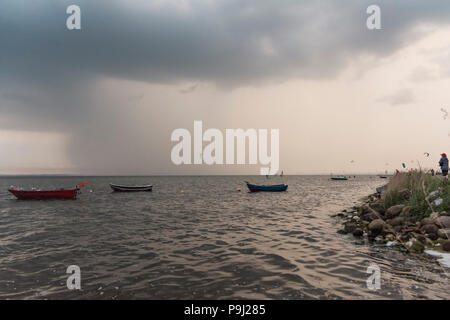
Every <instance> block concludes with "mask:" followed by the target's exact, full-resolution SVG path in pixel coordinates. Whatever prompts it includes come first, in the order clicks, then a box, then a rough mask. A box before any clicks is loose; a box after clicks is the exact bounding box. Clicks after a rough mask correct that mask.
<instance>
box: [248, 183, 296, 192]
mask: <svg viewBox="0 0 450 320" xmlns="http://www.w3.org/2000/svg"><path fill="white" fill-rule="evenodd" d="M246 183H247V187H248V189H249V190H250V192H260V191H266V192H280V191H286V190H287V188H288V185H287V184H275V185H270V186H259V185H255V184H251V183H248V182H246Z"/></svg>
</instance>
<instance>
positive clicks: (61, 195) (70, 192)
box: [8, 181, 88, 200]
mask: <svg viewBox="0 0 450 320" xmlns="http://www.w3.org/2000/svg"><path fill="white" fill-rule="evenodd" d="M87 185H88V182H87V181H83V182H81V183H79V184H78V185H77V187H76V188H75V189H59V190H21V189H16V188H9V189H8V191H9V192H11V193H12V194H13V195H15V196H16V197H17V199H20V200H49V199H76V198H77V194H78V191H80V189H81V188H82V187H85V186H87Z"/></svg>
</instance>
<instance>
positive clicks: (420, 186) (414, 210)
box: [383, 170, 450, 220]
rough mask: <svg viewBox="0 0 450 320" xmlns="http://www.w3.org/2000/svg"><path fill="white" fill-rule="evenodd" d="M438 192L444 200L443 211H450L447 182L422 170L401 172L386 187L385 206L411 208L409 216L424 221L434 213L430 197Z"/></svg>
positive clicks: (449, 187)
mask: <svg viewBox="0 0 450 320" xmlns="http://www.w3.org/2000/svg"><path fill="white" fill-rule="evenodd" d="M443 187H445V189H446V190H445V191H444V190H443ZM436 190H440V197H442V198H443V204H442V205H441V207H442V209H444V208H446V207H447V208H449V209H450V185H448V184H446V183H445V180H444V181H443V180H442V178H440V177H434V176H431V175H430V174H427V173H425V172H423V171H421V170H414V171H410V172H401V173H398V174H397V175H395V176H393V177H392V178H391V179H390V181H389V183H388V185H387V186H386V193H385V196H384V198H383V201H384V206H385V207H386V208H389V207H391V206H394V205H398V204H404V205H407V206H411V210H410V211H409V216H410V217H411V218H413V219H415V220H422V219H423V218H426V217H429V216H430V214H431V213H432V212H433V209H432V206H431V204H430V202H429V199H428V195H429V194H430V192H432V191H436Z"/></svg>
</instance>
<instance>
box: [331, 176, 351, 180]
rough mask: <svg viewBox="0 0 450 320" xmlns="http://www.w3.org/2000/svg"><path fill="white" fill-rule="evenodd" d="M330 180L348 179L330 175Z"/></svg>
mask: <svg viewBox="0 0 450 320" xmlns="http://www.w3.org/2000/svg"><path fill="white" fill-rule="evenodd" d="M331 180H348V179H347V178H346V177H331Z"/></svg>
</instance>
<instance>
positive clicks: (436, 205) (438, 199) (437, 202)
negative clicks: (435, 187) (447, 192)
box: [433, 198, 444, 207]
mask: <svg viewBox="0 0 450 320" xmlns="http://www.w3.org/2000/svg"><path fill="white" fill-rule="evenodd" d="M443 202H444V200H443V199H442V198H437V199H436V200H434V201H433V205H434V206H435V207H439V206H440V205H441V204H442V203H443Z"/></svg>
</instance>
